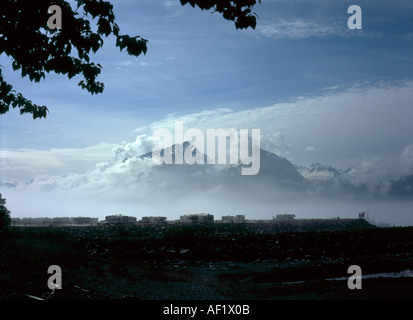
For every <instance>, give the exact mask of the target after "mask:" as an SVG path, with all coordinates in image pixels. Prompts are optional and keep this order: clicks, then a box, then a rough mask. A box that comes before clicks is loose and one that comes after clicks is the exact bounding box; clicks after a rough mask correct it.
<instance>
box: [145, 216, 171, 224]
mask: <svg viewBox="0 0 413 320" xmlns="http://www.w3.org/2000/svg"><path fill="white" fill-rule="evenodd" d="M140 222H142V223H145V224H166V217H142V220H141V221H140Z"/></svg>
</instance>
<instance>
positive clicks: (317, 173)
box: [295, 162, 345, 182]
mask: <svg viewBox="0 0 413 320" xmlns="http://www.w3.org/2000/svg"><path fill="white" fill-rule="evenodd" d="M295 167H296V169H297V171H298V172H299V173H300V174H301V175H302V176H303V177H304V178H305V179H307V180H308V181H316V182H326V181H331V180H334V179H337V178H339V177H341V175H342V173H341V172H340V171H339V170H337V169H335V168H333V167H332V166H329V165H322V164H320V163H318V162H316V163H313V164H312V165H310V167H309V168H306V167H304V166H300V165H295ZM344 173H345V172H344Z"/></svg>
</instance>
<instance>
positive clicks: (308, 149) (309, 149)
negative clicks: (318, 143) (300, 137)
mask: <svg viewBox="0 0 413 320" xmlns="http://www.w3.org/2000/svg"><path fill="white" fill-rule="evenodd" d="M304 150H305V151H308V152H312V151H315V150H316V148H314V147H312V146H307V147H305V149H304Z"/></svg>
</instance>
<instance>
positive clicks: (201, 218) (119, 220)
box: [12, 213, 295, 226]
mask: <svg viewBox="0 0 413 320" xmlns="http://www.w3.org/2000/svg"><path fill="white" fill-rule="evenodd" d="M294 217H295V215H292V214H282V215H277V217H276V220H278V221H289V220H293V219H294ZM245 222H246V220H245V215H235V216H231V215H228V216H222V220H214V215H212V214H208V213H198V214H185V215H182V216H180V219H179V220H175V221H168V220H167V217H156V216H149V217H142V219H141V220H138V219H137V218H136V217H133V216H125V215H122V214H115V215H109V216H106V217H105V220H103V221H99V220H98V218H91V217H57V218H12V225H14V226H96V225H117V224H139V225H154V224H155V225H156V224H168V223H170V224H176V223H181V224H203V223H245Z"/></svg>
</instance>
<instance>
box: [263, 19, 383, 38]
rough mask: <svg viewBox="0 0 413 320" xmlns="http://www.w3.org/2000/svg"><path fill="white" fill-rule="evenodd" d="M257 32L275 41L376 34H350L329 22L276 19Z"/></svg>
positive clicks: (368, 32) (345, 28)
mask: <svg viewBox="0 0 413 320" xmlns="http://www.w3.org/2000/svg"><path fill="white" fill-rule="evenodd" d="M257 31H258V32H259V33H260V34H262V35H263V36H265V37H269V38H276V39H286V38H288V39H306V38H327V37H349V36H351V37H355V36H357V37H358V36H363V37H364V36H369V37H371V36H376V35H377V34H376V33H373V32H371V31H365V30H357V31H358V32H351V30H349V29H348V28H347V26H343V25H342V24H340V23H336V22H331V21H316V20H304V19H294V20H293V19H290V20H286V19H282V18H281V19H278V20H272V21H263V22H261V23H260V24H259V25H258V26H257Z"/></svg>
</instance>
